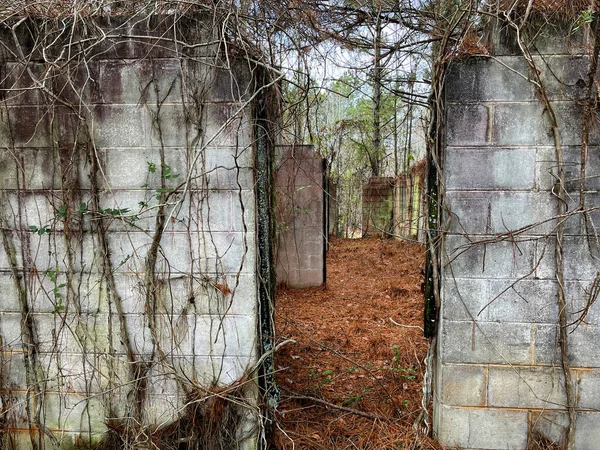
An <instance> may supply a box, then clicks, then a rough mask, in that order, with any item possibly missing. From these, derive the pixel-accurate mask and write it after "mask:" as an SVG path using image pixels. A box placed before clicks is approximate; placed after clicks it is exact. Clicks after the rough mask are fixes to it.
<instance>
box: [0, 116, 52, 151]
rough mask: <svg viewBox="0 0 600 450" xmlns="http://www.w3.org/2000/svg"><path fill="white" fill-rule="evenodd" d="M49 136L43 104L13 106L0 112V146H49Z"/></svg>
mask: <svg viewBox="0 0 600 450" xmlns="http://www.w3.org/2000/svg"><path fill="white" fill-rule="evenodd" d="M50 136H51V134H50V132H49V115H48V111H46V110H45V109H44V107H43V106H13V107H9V108H7V109H6V110H3V111H2V113H1V114H0V147H3V148H13V145H14V147H29V148H32V147H50V146H51V145H52V142H51V141H50Z"/></svg>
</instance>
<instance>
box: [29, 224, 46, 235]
mask: <svg viewBox="0 0 600 450" xmlns="http://www.w3.org/2000/svg"><path fill="white" fill-rule="evenodd" d="M29 231H31V232H32V233H35V234H37V235H38V236H42V235H44V234H46V233H50V227H49V226H48V225H45V226H43V227H41V228H38V227H37V226H35V225H30V226H29Z"/></svg>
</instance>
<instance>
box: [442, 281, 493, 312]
mask: <svg viewBox="0 0 600 450" xmlns="http://www.w3.org/2000/svg"><path fill="white" fill-rule="evenodd" d="M489 299H490V296H489V288H488V281H487V280H483V279H468V278H452V277H443V278H442V317H443V318H444V319H447V320H454V321H469V320H473V319H474V320H481V321H487V320H488V312H489V310H488V308H486V305H487V304H488V302H489Z"/></svg>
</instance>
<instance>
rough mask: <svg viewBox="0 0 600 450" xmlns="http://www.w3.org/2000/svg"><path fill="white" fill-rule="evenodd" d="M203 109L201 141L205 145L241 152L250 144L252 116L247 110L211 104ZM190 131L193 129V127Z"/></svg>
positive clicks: (238, 106)
mask: <svg viewBox="0 0 600 450" xmlns="http://www.w3.org/2000/svg"><path fill="white" fill-rule="evenodd" d="M205 108H206V109H205V123H204V124H203V125H204V127H203V129H204V134H203V138H204V139H203V141H202V142H203V143H204V144H205V145H210V146H212V147H223V146H225V147H233V148H235V149H237V151H242V150H244V149H245V148H246V147H248V146H249V145H251V144H252V141H253V138H252V121H251V119H250V118H251V117H252V115H251V112H250V111H249V110H248V109H247V108H246V109H242V108H241V107H240V105H236V104H230V103H211V104H208V105H206V107H205ZM192 129H195V128H194V126H192ZM193 136H194V135H193V134H192V137H193Z"/></svg>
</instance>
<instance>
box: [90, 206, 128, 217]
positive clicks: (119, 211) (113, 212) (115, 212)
mask: <svg viewBox="0 0 600 450" xmlns="http://www.w3.org/2000/svg"><path fill="white" fill-rule="evenodd" d="M129 211H131V210H130V209H129V208H106V209H99V210H98V212H99V213H100V214H106V215H107V216H113V217H118V216H122V215H123V214H127V213H128V212H129Z"/></svg>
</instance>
